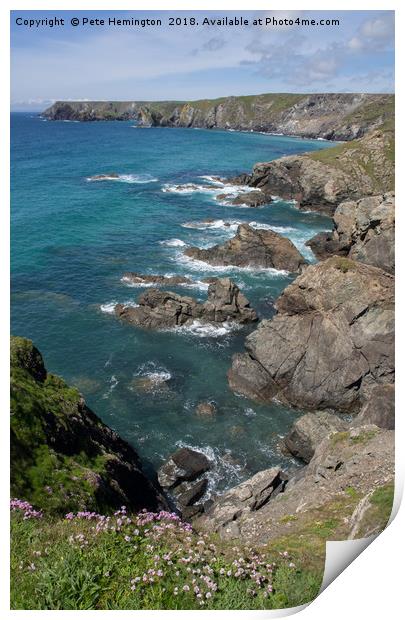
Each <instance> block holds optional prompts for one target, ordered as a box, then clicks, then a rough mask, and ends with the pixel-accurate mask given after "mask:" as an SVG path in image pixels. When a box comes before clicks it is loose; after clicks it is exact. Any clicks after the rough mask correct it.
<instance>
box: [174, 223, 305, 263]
mask: <svg viewBox="0 0 405 620" xmlns="http://www.w3.org/2000/svg"><path fill="white" fill-rule="evenodd" d="M184 254H185V255H186V256H189V257H190V258H195V259H197V260H201V261H203V262H205V263H208V264H210V265H218V266H224V265H225V266H226V265H235V266H237V267H265V268H273V269H280V270H287V271H292V272H297V271H301V269H302V267H303V266H304V265H305V264H306V261H305V259H304V257H303V256H302V255H301V254H300V252H299V251H298V250H297V248H296V247H295V245H294V244H293V243H292V242H291V241H290V240H289V239H287V238H286V237H282V236H281V235H279V234H278V233H276V232H274V231H273V230H262V229H256V228H252V227H251V226H249V224H241V225H240V226H239V227H238V230H237V233H236V235H235V237H233V238H232V239H230V240H229V241H226V242H225V243H224V244H223V245H214V246H213V247H211V248H207V249H200V248H196V247H192V248H187V249H186V250H185V252H184Z"/></svg>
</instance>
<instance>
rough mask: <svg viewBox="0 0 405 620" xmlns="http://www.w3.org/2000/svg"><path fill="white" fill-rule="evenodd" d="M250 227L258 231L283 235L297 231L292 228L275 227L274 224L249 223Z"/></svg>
mask: <svg viewBox="0 0 405 620" xmlns="http://www.w3.org/2000/svg"><path fill="white" fill-rule="evenodd" d="M249 226H251V227H252V228H256V229H257V230H274V232H276V233H280V234H281V235H283V234H286V233H292V232H296V231H297V229H296V228H293V227H292V226H273V225H272V224H263V223H262V222H254V221H253V222H249Z"/></svg>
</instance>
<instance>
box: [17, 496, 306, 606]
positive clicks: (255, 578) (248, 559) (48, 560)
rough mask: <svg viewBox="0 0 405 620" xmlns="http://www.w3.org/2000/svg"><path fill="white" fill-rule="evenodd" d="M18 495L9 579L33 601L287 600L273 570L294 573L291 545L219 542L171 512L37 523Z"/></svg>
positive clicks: (122, 512)
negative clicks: (273, 549) (277, 548)
mask: <svg viewBox="0 0 405 620" xmlns="http://www.w3.org/2000/svg"><path fill="white" fill-rule="evenodd" d="M18 501H19V500H13V503H12V508H11V509H12V510H13V512H14V513H15V519H14V520H12V525H13V530H14V536H13V539H14V546H16V545H17V540H16V539H17V538H18V548H19V549H20V550H21V549H22V548H24V549H25V550H26V557H25V558H24V559H21V558H19V561H18V562H17V554H16V561H15V562H14V563H12V565H13V570H14V573H15V575H14V579H13V587H14V588H15V590H17V589H18V596H19V597H20V598H21V597H24V595H25V593H27V592H30V593H31V594H30V596H31V601H30V604H32V606H33V607H35V608H36V609H56V608H57V609H106V608H108V609H110V608H113V609H232V608H238V609H267V608H273V607H277V606H279V604H280V600H281V601H282V602H283V604H284V599H283V598H281V599H280V592H279V591H278V590H277V582H278V576H279V575H284V578H285V577H286V576H287V577H288V579H290V580H291V579H293V578H294V576H295V575H296V573H297V569H296V566H295V563H294V562H292V559H291V558H290V556H289V554H288V553H287V552H283V553H277V554H276V555H275V556H274V557H273V558H270V557H269V554H268V552H266V551H265V550H264V549H262V550H258V549H254V548H248V549H243V548H241V547H239V546H234V547H230V546H225V543H223V542H222V541H220V540H219V539H218V538H216V537H215V536H213V535H212V534H207V533H201V532H200V533H197V532H194V531H193V528H192V526H191V525H190V524H189V523H185V522H183V521H182V520H181V519H180V517H179V516H178V515H177V514H175V513H172V512H168V511H160V512H148V511H146V510H144V511H142V512H140V513H138V514H130V513H128V512H127V509H126V508H125V506H122V507H121V508H120V509H119V510H117V511H116V512H115V513H114V514H112V515H102V514H99V513H97V512H93V511H81V512H76V513H74V512H69V513H67V514H66V515H65V517H64V518H63V519H59V520H58V521H57V522H55V521H49V522H48V520H47V519H45V522H46V523H45V525H44V523H43V522H42V523H41V525H42V526H43V527H41V528H39V527H36V526H35V519H34V517H38V515H39V514H41V513H40V512H39V511H35V510H34V509H33V508H32V506H30V505H29V504H28V505H26V504H25V503H24V502H21V503H20V504H19V503H16V502H18ZM26 515H28V516H26ZM28 526H30V527H29V529H26V528H28ZM55 535H57V544H55ZM24 537H25V540H23V538H24ZM34 560H35V561H34ZM78 576H80V578H79V577H78ZM17 598H18V597H17ZM24 608H25V607H24Z"/></svg>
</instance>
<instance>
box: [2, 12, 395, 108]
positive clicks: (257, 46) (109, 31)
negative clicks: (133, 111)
mask: <svg viewBox="0 0 405 620" xmlns="http://www.w3.org/2000/svg"><path fill="white" fill-rule="evenodd" d="M169 16H172V17H175V18H176V17H181V18H189V17H191V16H193V17H195V18H196V20H197V21H198V22H199V25H198V26H193V27H191V26H170V25H168V19H169ZM225 16H228V18H233V17H239V18H240V17H242V18H245V19H248V20H249V25H248V26H228V27H226V26H218V25H213V26H211V25H208V26H203V25H202V20H203V18H204V17H207V18H209V19H215V18H224V17H225ZM55 17H57V18H63V19H64V20H65V25H64V26H54V27H48V26H41V27H35V26H34V27H31V28H29V27H27V26H24V25H17V23H16V20H17V18H22V19H23V20H27V19H28V20H29V19H46V18H48V19H49V18H55ZM73 17H77V18H79V19H80V20H82V18H84V17H86V18H89V19H90V18H93V19H108V17H115V18H118V19H129V18H135V19H147V18H149V19H161V20H162V22H163V25H162V26H160V27H145V28H139V27H135V26H127V27H119V26H116V27H112V26H108V25H105V26H89V25H87V26H86V25H82V24H80V25H79V26H78V27H73V26H72V25H71V24H70V20H71V18H73ZM266 17H269V18H271V17H274V18H276V19H277V20H280V19H289V20H294V25H292V26H290V25H283V26H273V25H268V26H265V25H257V26H254V25H253V20H254V19H258V18H261V19H262V20H263V21H264V18H266ZM301 19H315V20H316V21H319V20H321V19H338V20H339V22H340V24H339V26H321V25H319V26H303V25H301V24H297V23H295V21H296V20H301ZM393 91H394V12H393V11H323V12H320V11H285V12H280V11H275V12H265V11H255V12H235V14H233V13H232V12H230V11H218V12H216V13H213V12H212V11H211V12H210V11H207V12H205V11H192V12H185V11H170V12H168V11H166V12H164V11H149V12H145V11H132V12H129V11H76V12H71V11H55V12H49V11H13V12H12V13H11V106H12V109H14V110H42V109H44V108H45V107H47V106H48V105H50V104H51V103H53V102H54V101H56V100H75V101H77V100H111V99H113V100H135V101H136V100H166V99H174V100H193V99H201V98H214V97H222V96H229V95H252V94H260V93H267V92H293V93H315V92H371V93H386V92H393Z"/></svg>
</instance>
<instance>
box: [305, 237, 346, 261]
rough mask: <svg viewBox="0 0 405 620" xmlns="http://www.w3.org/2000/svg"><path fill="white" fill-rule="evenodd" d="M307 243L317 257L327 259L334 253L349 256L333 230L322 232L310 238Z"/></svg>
mask: <svg viewBox="0 0 405 620" xmlns="http://www.w3.org/2000/svg"><path fill="white" fill-rule="evenodd" d="M305 245H306V246H307V247H309V248H311V250H312V252H313V253H314V254H315V256H316V258H318V259H319V260H325V258H330V256H331V255H332V254H334V255H336V256H347V251H346V250H345V249H341V248H340V246H339V241H338V240H337V239H335V236H334V234H333V232H320V233H317V234H316V235H315V236H314V237H312V238H311V239H309V240H308V241H307V242H306V243H305Z"/></svg>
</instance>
